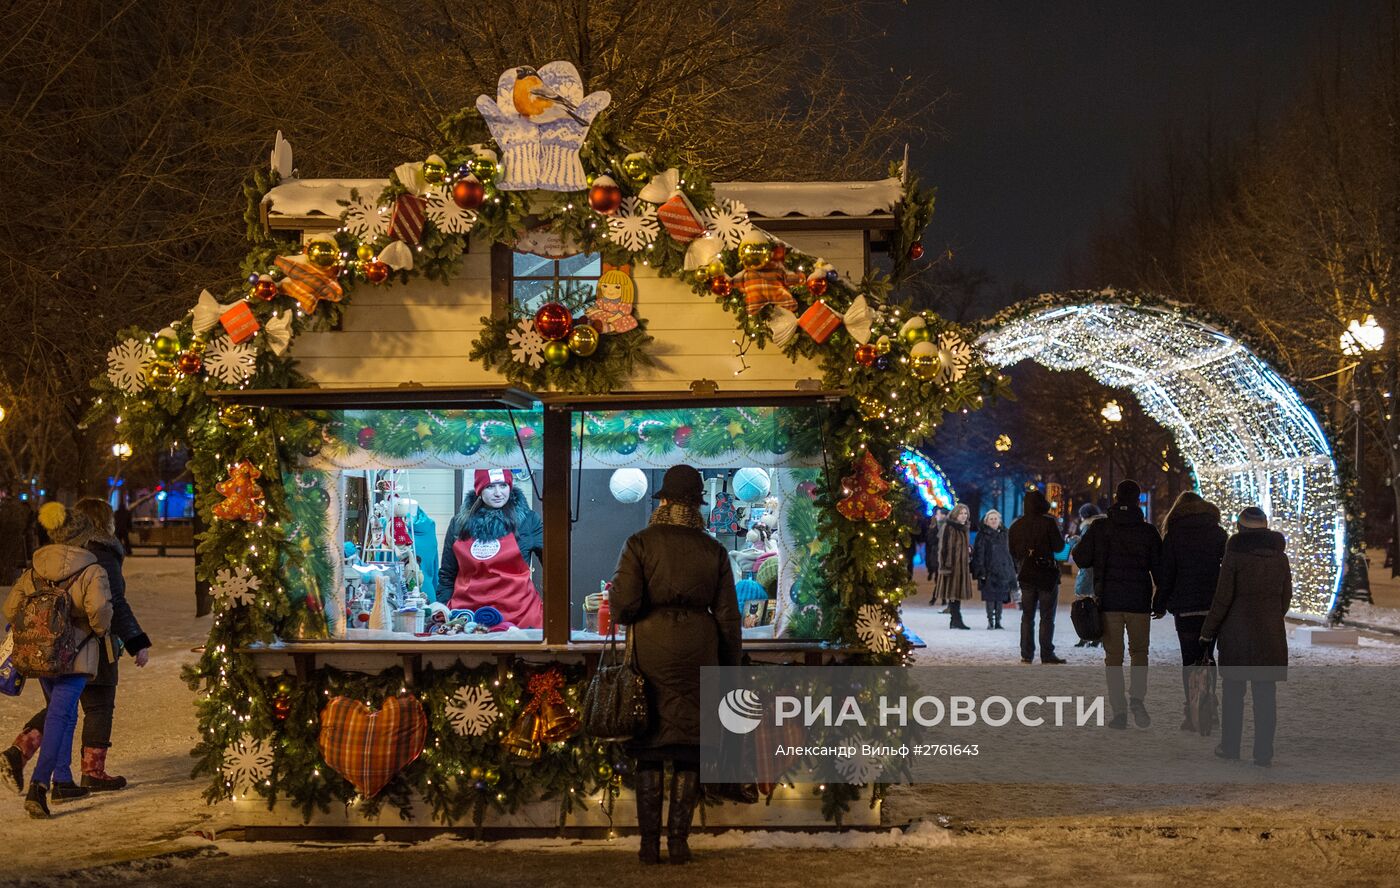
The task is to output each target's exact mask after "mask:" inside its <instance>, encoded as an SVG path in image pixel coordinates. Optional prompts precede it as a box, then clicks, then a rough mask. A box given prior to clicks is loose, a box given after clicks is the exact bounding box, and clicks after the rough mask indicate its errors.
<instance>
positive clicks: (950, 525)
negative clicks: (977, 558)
mask: <svg viewBox="0 0 1400 888" xmlns="http://www.w3.org/2000/svg"><path fill="white" fill-rule="evenodd" d="M933 594H934V596H935V597H936V598H937V599H938V600H939V601H941V602H943V603H944V604H947V603H948V602H952V601H968V600H969V599H971V598H972V546H971V545H970V544H969V542H968V530H967V525H966V524H959V523H958V522H956V521H954V520H953V519H952V518H951V517H950V518H949V519H948V520H947V521H944V522H943V532H942V533H941V534H939V540H938V577H937V579H936V580H935V581H934V587H933Z"/></svg>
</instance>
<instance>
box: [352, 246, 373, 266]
mask: <svg viewBox="0 0 1400 888" xmlns="http://www.w3.org/2000/svg"><path fill="white" fill-rule="evenodd" d="M355 258H356V259H359V260H360V261H361V262H369V261H370V260H372V259H373V258H374V245H373V244H360V245H359V246H358V247H356V248H355Z"/></svg>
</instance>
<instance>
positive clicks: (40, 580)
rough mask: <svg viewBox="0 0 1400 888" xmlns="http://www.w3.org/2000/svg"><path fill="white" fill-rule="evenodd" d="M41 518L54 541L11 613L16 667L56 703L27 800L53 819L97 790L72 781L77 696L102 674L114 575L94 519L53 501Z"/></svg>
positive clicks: (13, 593)
mask: <svg viewBox="0 0 1400 888" xmlns="http://www.w3.org/2000/svg"><path fill="white" fill-rule="evenodd" d="M39 523H40V525H42V526H43V528H44V529H45V530H46V531H48V534H49V538H50V539H51V540H52V543H51V544H50V545H47V546H44V547H43V548H41V549H39V550H38V551H36V552H35V553H34V567H33V568H32V569H30V570H28V571H26V572H25V573H24V574H23V575H22V576H21V577H20V578H19V580H18V581H17V582H16V583H15V585H14V588H13V589H11V590H10V597H9V598H8V599H6V600H5V618H6V619H7V620H8V621H9V622H10V625H11V626H12V633H13V638H14V651H13V654H12V657H13V659H14V663H15V665H16V667H17V668H18V669H19V671H20V673H21V674H23V675H25V676H27V677H30V678H38V679H39V683H40V684H41V685H42V686H43V688H44V695H45V696H46V697H47V698H48V700H49V706H48V713H47V715H46V716H45V721H44V733H43V742H42V745H41V746H40V748H39V759H38V761H37V762H36V763H35V766H34V774H33V776H32V777H31V778H30V782H29V792H28V793H27V794H26V795H25V799H24V807H25V810H27V811H28V812H29V816H31V817H35V818H46V817H48V816H49V802H50V801H52V802H54V803H55V804H59V803H62V802H69V801H73V800H75V799H81V798H84V797H86V796H87V795H88V793H89V791H90V790H88V789H87V788H85V787H81V786H78V785H77V784H76V783H74V782H73V770H72V759H73V732H74V730H75V728H76V727H77V725H78V700H79V698H80V697H81V696H82V693H83V688H84V687H86V685H87V683H88V679H90V678H92V677H93V676H94V675H96V674H97V670H98V664H99V662H100V660H101V657H100V655H99V651H100V648H101V645H102V642H103V636H105V635H106V634H107V632H108V630H109V629H110V628H111V625H112V593H111V589H110V587H109V586H108V583H107V572H106V571H105V570H103V568H102V566H101V565H100V564H98V562H97V557H96V556H95V555H93V554H92V553H91V552H89V551H88V550H87V549H86V548H85V546H86V545H87V543H88V542H89V541H90V540H91V539H92V537H93V535H94V533H95V532H96V527H95V526H94V525H93V523H92V521H91V519H89V518H88V517H87V516H86V515H84V514H83V513H82V512H79V511H77V510H75V509H67V508H65V507H64V506H63V504H62V503H46V504H45V505H44V507H43V508H42V509H40V510H39Z"/></svg>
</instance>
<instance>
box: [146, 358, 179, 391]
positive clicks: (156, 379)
mask: <svg viewBox="0 0 1400 888" xmlns="http://www.w3.org/2000/svg"><path fill="white" fill-rule="evenodd" d="M178 372H179V371H177V370H176V369H175V365H174V364H172V363H170V362H169V361H152V362H151V363H150V364H147V365H146V382H147V383H148V384H150V386H151V388H169V387H170V386H172V385H174V384H175V377H176V374H177V373H178Z"/></svg>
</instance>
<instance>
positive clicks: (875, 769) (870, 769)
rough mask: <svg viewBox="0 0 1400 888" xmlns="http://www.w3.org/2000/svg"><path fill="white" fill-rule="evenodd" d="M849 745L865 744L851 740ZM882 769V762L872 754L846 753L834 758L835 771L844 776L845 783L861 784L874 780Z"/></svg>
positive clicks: (857, 746)
mask: <svg viewBox="0 0 1400 888" xmlns="http://www.w3.org/2000/svg"><path fill="white" fill-rule="evenodd" d="M850 745H851V746H854V747H855V748H857V749H859V748H861V747H862V746H864V745H866V744H865V743H860V742H853V743H851V744H850ZM884 769H885V767H884V763H883V762H882V761H880V759H878V758H876V757H875V756H873V755H848V756H844V757H842V758H839V759H837V760H836V771H837V773H839V774H840V775H841V776H842V777H844V778H845V779H846V782H847V783H855V784H858V785H861V786H864V785H865V784H867V783H870V782H871V781H872V780H875V779H876V778H877V777H879V776H880V772H881V771H883V770H884Z"/></svg>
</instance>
